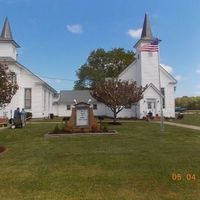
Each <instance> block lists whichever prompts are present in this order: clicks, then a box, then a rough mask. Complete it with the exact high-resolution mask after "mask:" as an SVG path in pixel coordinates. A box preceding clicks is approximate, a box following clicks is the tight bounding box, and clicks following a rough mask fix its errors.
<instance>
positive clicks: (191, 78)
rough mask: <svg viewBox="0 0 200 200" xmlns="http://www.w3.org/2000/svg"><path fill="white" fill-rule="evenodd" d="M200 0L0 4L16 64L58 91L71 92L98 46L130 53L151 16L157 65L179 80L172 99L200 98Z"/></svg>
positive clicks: (0, 0)
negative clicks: (78, 73) (16, 51)
mask: <svg viewBox="0 0 200 200" xmlns="http://www.w3.org/2000/svg"><path fill="white" fill-rule="evenodd" d="M199 10H200V1H199V0H190V1H189V0H182V1H174V0H168V1H158V0H134V1H133V0H57V1H54V0H0V24H1V26H3V22H4V19H5V17H6V16H8V18H9V21H10V24H11V28H12V33H13V36H14V39H15V41H16V42H17V43H18V44H19V45H20V46H21V48H20V49H19V57H18V60H19V62H20V63H22V64H23V65H25V66H26V67H28V68H29V69H30V70H31V71H32V72H34V73H35V74H37V75H39V76H42V77H49V78H55V79H48V78H45V80H46V81H47V82H48V83H49V84H50V85H52V86H53V87H54V88H55V89H57V90H58V91H59V90H61V89H72V88H73V84H74V80H76V79H77V77H76V74H75V72H76V70H77V69H78V68H79V67H80V66H81V65H82V64H84V63H85V61H86V59H87V57H88V55H89V53H90V52H91V51H92V50H94V49H97V48H104V49H106V50H109V49H111V48H114V47H122V48H125V49H127V50H132V49H133V45H134V44H135V43H136V41H137V40H138V34H139V33H140V29H141V28H142V25H143V20H144V14H145V12H147V13H148V14H149V17H150V21H151V26H152V31H153V34H154V36H157V37H159V38H160V39H161V40H162V42H161V43H160V51H161V52H160V62H161V63H162V64H163V65H164V66H165V67H166V68H167V69H168V70H169V71H170V72H171V73H172V74H173V75H174V77H176V78H177V80H178V85H177V92H176V96H183V95H187V96H197V95H200V54H199V52H200V51H199V44H200V26H199V24H200V12H199Z"/></svg>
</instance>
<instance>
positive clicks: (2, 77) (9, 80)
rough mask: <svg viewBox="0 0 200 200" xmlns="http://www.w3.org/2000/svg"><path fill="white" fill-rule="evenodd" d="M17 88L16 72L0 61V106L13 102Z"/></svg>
mask: <svg viewBox="0 0 200 200" xmlns="http://www.w3.org/2000/svg"><path fill="white" fill-rule="evenodd" d="M17 89H18V85H17V81H16V74H15V73H14V72H11V71H10V70H9V69H8V66H7V65H5V64H2V63H0V108H3V107H4V106H6V105H7V104H9V103H10V102H11V99H12V97H13V96H14V95H15V93H16V91H17Z"/></svg>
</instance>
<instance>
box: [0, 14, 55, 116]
mask: <svg viewBox="0 0 200 200" xmlns="http://www.w3.org/2000/svg"><path fill="white" fill-rule="evenodd" d="M19 47H20V46H19V45H18V44H17V43H16V42H15V40H14V39H13V36H12V32H11V28H10V24H9V22H8V19H7V18H6V19H5V22H4V26H3V29H2V33H1V36H0V62H1V63H3V64H6V65H7V66H8V67H9V69H10V70H11V71H13V72H15V74H16V80H17V84H18V86H19V89H18V90H17V93H16V94H15V95H14V97H13V98H12V100H11V103H10V104H9V105H8V106H7V107H6V108H5V109H2V110H0V117H2V116H6V117H8V118H11V117H13V114H14V110H15V109H16V108H17V107H19V108H20V109H22V108H24V109H25V110H26V112H31V113H32V115H33V117H34V118H42V117H48V115H49V113H52V112H53V98H54V95H55V94H56V93H57V92H56V90H55V89H53V88H52V87H51V86H50V85H48V84H47V83H46V82H44V81H43V80H41V79H40V78H39V77H38V76H36V75H35V74H33V73H32V72H31V71H30V70H29V69H28V68H26V67H25V66H23V65H22V64H20V63H19V62H18V61H17V48H19Z"/></svg>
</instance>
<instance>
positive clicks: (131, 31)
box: [127, 28, 142, 38]
mask: <svg viewBox="0 0 200 200" xmlns="http://www.w3.org/2000/svg"><path fill="white" fill-rule="evenodd" d="M127 33H128V35H129V36H131V37H132V38H140V36H141V33H142V28H139V29H129V30H128V32H127Z"/></svg>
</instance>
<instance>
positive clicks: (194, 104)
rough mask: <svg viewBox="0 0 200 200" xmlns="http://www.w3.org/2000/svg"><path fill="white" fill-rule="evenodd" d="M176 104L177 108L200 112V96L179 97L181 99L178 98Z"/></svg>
mask: <svg viewBox="0 0 200 200" xmlns="http://www.w3.org/2000/svg"><path fill="white" fill-rule="evenodd" d="M175 104H176V106H177V107H186V108H187V109H188V110H199V109H200V96H196V97H188V96H183V97H179V98H176V100H175Z"/></svg>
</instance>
